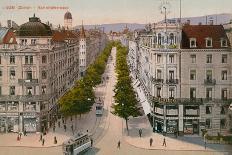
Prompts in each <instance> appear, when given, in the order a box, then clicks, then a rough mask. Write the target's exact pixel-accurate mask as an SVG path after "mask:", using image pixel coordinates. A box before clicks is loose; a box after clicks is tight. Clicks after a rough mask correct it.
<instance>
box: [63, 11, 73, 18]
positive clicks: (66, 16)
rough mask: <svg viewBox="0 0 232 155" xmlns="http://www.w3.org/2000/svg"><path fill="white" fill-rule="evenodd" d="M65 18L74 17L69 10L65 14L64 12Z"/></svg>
mask: <svg viewBox="0 0 232 155" xmlns="http://www.w3.org/2000/svg"><path fill="white" fill-rule="evenodd" d="M64 19H72V14H71V13H70V12H69V11H67V12H66V13H65V14H64Z"/></svg>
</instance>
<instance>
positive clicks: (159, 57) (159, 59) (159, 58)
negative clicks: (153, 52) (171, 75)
mask: <svg viewBox="0 0 232 155" xmlns="http://www.w3.org/2000/svg"><path fill="white" fill-rule="evenodd" d="M160 62H161V55H160V54H158V55H157V63H160Z"/></svg>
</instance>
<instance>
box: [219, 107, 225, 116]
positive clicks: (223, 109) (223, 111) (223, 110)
mask: <svg viewBox="0 0 232 155" xmlns="http://www.w3.org/2000/svg"><path fill="white" fill-rule="evenodd" d="M220 114H221V115H225V114H226V112H225V107H223V106H222V107H221V112H220Z"/></svg>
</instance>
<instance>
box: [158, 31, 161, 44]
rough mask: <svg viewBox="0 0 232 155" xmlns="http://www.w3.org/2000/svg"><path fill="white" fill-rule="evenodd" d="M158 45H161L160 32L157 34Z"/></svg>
mask: <svg viewBox="0 0 232 155" xmlns="http://www.w3.org/2000/svg"><path fill="white" fill-rule="evenodd" d="M158 45H161V34H160V33H159V34H158Z"/></svg>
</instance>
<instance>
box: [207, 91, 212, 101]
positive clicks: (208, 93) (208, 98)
mask: <svg viewBox="0 0 232 155" xmlns="http://www.w3.org/2000/svg"><path fill="white" fill-rule="evenodd" d="M206 99H207V100H212V88H206Z"/></svg>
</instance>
